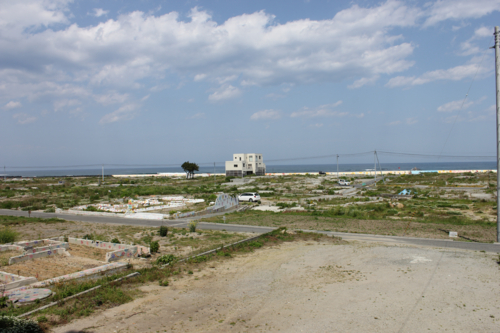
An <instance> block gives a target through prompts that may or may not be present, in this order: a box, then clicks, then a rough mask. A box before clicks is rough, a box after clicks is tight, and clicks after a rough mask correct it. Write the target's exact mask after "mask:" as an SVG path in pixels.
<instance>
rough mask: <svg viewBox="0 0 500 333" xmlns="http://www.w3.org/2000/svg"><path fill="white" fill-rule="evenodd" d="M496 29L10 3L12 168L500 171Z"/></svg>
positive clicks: (273, 5) (479, 13)
mask: <svg viewBox="0 0 500 333" xmlns="http://www.w3.org/2000/svg"><path fill="white" fill-rule="evenodd" d="M495 25H500V0H475V1H470V0H438V1H412V0H409V1H392V0H389V1H380V2H379V1H377V2H375V1H365V0H360V1H317V0H308V1H304V0H275V1H261V0H253V1H242V0H240V1H238V0H211V1H208V0H207V1H195V0H188V1H182V0H175V1H148V0H142V1H125V0H108V1H98V0H86V1H79V0H73V1H72V0H40V1H33V0H17V1H7V0H0V49H1V50H2V51H1V52H0V142H1V144H0V165H1V166H7V167H8V166H48V165H49V166H50V165H53V166H63V165H86V164H101V163H104V164H176V163H179V164H182V163H183V162H184V161H191V162H198V163H205V162H212V161H213V162H220V161H226V160H231V159H232V154H234V153H261V154H263V157H264V160H274V159H286V158H296V157H307V156H319V155H330V154H349V153H357V152H365V151H373V150H375V149H377V150H382V151H390V152H405V153H422V154H438V155H439V154H443V155H496V144H495V142H496V133H495V110H496V108H495V76H494V72H495V69H494V50H493V49H489V48H490V47H491V46H493V45H494V40H493V29H494V26H495ZM467 94H468V95H467ZM466 95H467V97H466ZM465 97H466V98H465ZM363 158H365V157H363ZM371 159H372V157H368V158H367V161H370V160H371ZM407 159H408V157H405V156H389V155H387V156H385V157H384V161H381V163H382V162H405V161H407ZM412 161H414V160H412ZM322 162H327V161H318V160H310V163H322ZM344 162H349V163H352V162H365V160H356V159H345V160H344Z"/></svg>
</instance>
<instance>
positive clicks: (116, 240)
mask: <svg viewBox="0 0 500 333" xmlns="http://www.w3.org/2000/svg"><path fill="white" fill-rule="evenodd" d="M111 243H115V244H120V240H119V239H118V238H113V239H112V240H111Z"/></svg>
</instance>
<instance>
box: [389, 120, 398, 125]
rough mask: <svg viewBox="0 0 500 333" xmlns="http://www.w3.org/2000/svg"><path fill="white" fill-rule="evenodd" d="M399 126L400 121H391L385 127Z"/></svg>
mask: <svg viewBox="0 0 500 333" xmlns="http://www.w3.org/2000/svg"><path fill="white" fill-rule="evenodd" d="M399 124H401V121H400V120H395V121H392V122H390V123H388V124H387V126H396V125H399Z"/></svg>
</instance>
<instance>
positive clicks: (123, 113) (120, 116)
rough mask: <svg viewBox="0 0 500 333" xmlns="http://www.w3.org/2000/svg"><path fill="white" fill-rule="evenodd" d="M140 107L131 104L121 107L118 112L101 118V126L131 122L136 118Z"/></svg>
mask: <svg viewBox="0 0 500 333" xmlns="http://www.w3.org/2000/svg"><path fill="white" fill-rule="evenodd" d="M138 107H139V105H137V104H134V103H131V104H125V105H123V106H121V107H120V108H119V109H117V110H116V111H113V112H111V113H109V114H107V115H105V116H104V117H102V118H101V120H100V121H99V124H108V123H114V122H117V121H122V120H130V119H132V118H134V117H135V115H136V110H137V108H138Z"/></svg>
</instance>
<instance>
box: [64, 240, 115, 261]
mask: <svg viewBox="0 0 500 333" xmlns="http://www.w3.org/2000/svg"><path fill="white" fill-rule="evenodd" d="M68 252H69V253H70V254H71V255H72V256H76V257H80V258H88V259H94V260H99V261H105V260H106V253H107V252H109V251H108V250H103V249H99V248H95V247H90V246H83V245H75V244H70V246H69V249H68Z"/></svg>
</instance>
